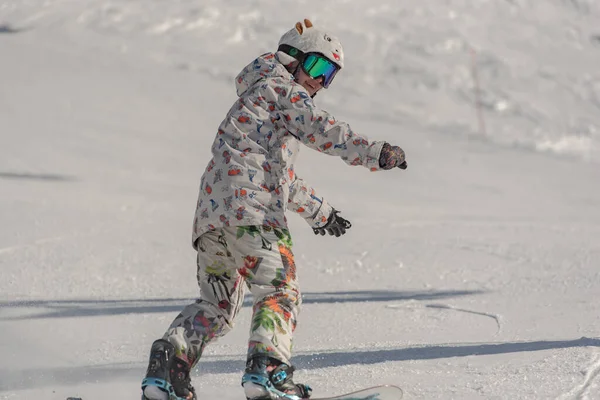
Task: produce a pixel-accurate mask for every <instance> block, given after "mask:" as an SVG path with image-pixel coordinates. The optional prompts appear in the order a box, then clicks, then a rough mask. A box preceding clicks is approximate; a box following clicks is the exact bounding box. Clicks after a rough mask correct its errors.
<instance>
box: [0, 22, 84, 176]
mask: <svg viewBox="0 0 600 400" xmlns="http://www.w3.org/2000/svg"><path fill="white" fill-rule="evenodd" d="M0 33H1V32H0ZM0 179H28V180H37V181H60V182H66V181H74V180H75V178H73V177H70V176H66V175H57V174H30V173H26V172H0Z"/></svg>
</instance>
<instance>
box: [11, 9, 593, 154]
mask: <svg viewBox="0 0 600 400" xmlns="http://www.w3.org/2000/svg"><path fill="white" fill-rule="evenodd" d="M311 4H312V3H311V2H301V1H293V2H292V1H290V2H284V3H282V2H281V1H277V0H253V1H245V2H237V1H234V2H223V1H220V0H206V1H202V2H199V1H192V0H182V1H175V2H173V1H169V2H145V1H140V0H128V1H106V0H90V1H85V2H80V1H68V0H62V1H60V0H54V1H51V0H47V1H43V2H42V1H31V0H30V1H9V2H4V3H3V5H2V6H1V8H0V10H2V11H3V16H2V17H0V18H2V19H0V23H3V24H4V26H5V30H19V29H44V30H46V29H54V27H55V26H57V25H59V26H63V27H64V29H65V30H67V31H76V30H79V29H83V30H85V31H90V32H93V33H96V34H101V35H109V36H112V37H113V39H114V43H115V47H117V48H119V49H120V51H134V50H136V49H137V50H139V47H140V46H145V47H146V50H147V51H148V52H150V53H153V54H154V56H155V57H156V58H157V59H159V60H162V61H164V62H166V63H171V64H173V65H174V66H176V67H177V68H182V69H189V70H192V71H195V72H198V73H203V74H208V75H210V76H211V77H213V78H215V79H226V80H231V78H232V77H234V76H235V75H236V74H237V73H238V72H239V70H240V68H241V67H242V66H243V65H245V63H247V61H249V60H250V59H252V58H253V57H254V56H256V55H257V53H261V52H266V51H272V50H274V49H275V47H276V45H277V41H278V39H279V37H280V36H281V35H282V34H283V33H284V32H285V31H286V30H288V29H289V28H290V27H291V26H292V25H293V24H294V23H295V22H296V21H297V20H300V19H301V18H304V17H307V18H310V19H312V20H313V22H314V23H315V25H317V26H319V27H324V28H325V29H328V30H330V31H332V32H334V33H335V35H337V36H339V37H340V38H341V39H342V43H343V44H344V47H345V51H346V58H347V60H348V62H347V67H346V68H345V70H344V71H343V73H342V74H340V75H339V77H338V79H337V81H336V83H335V85H334V86H333V87H332V90H330V91H329V93H328V95H327V96H326V97H327V99H326V100H324V104H326V105H327V104H332V105H336V106H338V105H339V106H340V107H345V109H348V110H350V111H351V112H352V113H353V114H358V115H362V116H364V117H366V118H372V119H375V120H382V121H388V122H389V121H391V122H397V123H398V124H399V125H402V123H403V122H409V121H410V122H417V123H418V124H422V125H423V126H425V127H428V128H431V127H434V128H436V129H439V130H440V131H447V132H449V133H452V134H460V135H469V136H475V137H479V138H480V139H482V140H485V141H488V142H491V143H496V144H499V145H502V146H511V147H512V146H518V147H523V148H526V149H532V150H537V151H542V152H552V153H557V154H564V155H568V156H575V157H576V158H579V159H582V160H586V161H592V162H597V161H598V160H599V153H600V70H599V69H598V68H597V66H598V65H600V25H598V20H599V18H600V3H599V2H597V1H594V0H568V1H567V0H543V1H533V0H511V1H481V0H473V1H462V0H447V1H444V2H440V1H436V0H427V1H421V2H417V3H415V2H413V1H409V0H400V1H399V0H387V1H378V2H375V3H373V2H372V1H369V0H353V1H347V0H331V1H327V2H326V3H320V2H317V3H314V5H315V7H312V6H311ZM283 9H285V12H284V13H283V12H282V10H283ZM308 10H311V11H308ZM0 15H1V14H0ZM230 54H236V57H235V59H236V60H239V63H231V62H229V60H230V57H231V56H230ZM477 81H478V83H476V82H477ZM324 97H325V96H324ZM478 108H480V109H481V112H482V115H483V121H480V119H479V117H478V111H477V109H478Z"/></svg>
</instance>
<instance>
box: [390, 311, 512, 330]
mask: <svg viewBox="0 0 600 400" xmlns="http://www.w3.org/2000/svg"><path fill="white" fill-rule="evenodd" d="M411 307H413V308H415V306H414V305H411ZM416 307H418V308H433V309H438V310H453V311H458V312H463V313H467V314H473V315H480V316H482V317H487V318H491V319H493V320H494V321H495V322H496V326H497V330H496V333H495V334H494V336H498V335H499V334H500V332H501V331H502V324H501V316H500V315H497V314H491V313H486V312H481V311H473V310H468V309H466V308H459V307H454V306H450V305H446V304H425V305H422V306H421V305H418V306H416ZM386 308H391V309H401V308H406V306H404V305H401V304H389V305H387V306H386Z"/></svg>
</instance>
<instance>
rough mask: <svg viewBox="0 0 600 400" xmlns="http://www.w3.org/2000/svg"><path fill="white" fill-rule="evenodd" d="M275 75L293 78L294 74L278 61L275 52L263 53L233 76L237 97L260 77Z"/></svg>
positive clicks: (287, 78)
mask: <svg viewBox="0 0 600 400" xmlns="http://www.w3.org/2000/svg"><path fill="white" fill-rule="evenodd" d="M277 77H278V78H282V79H285V80H294V76H293V75H292V74H291V73H289V71H288V70H287V69H286V68H285V66H284V65H283V64H282V63H281V62H279V60H278V59H277V57H276V56H275V54H273V53H267V54H263V55H262V56H260V57H258V58H257V59H256V60H254V61H252V62H251V63H250V64H248V65H247V66H246V67H245V68H244V69H243V70H242V72H240V73H239V74H238V76H237V77H236V78H235V88H236V91H237V95H238V97H239V96H243V95H244V93H246V92H247V91H248V89H250V88H251V87H252V86H254V84H255V83H256V82H258V81H260V80H262V79H266V78H277Z"/></svg>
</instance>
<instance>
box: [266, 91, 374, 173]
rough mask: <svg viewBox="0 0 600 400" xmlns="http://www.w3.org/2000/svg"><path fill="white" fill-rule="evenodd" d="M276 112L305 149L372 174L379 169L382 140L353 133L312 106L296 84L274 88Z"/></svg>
mask: <svg viewBox="0 0 600 400" xmlns="http://www.w3.org/2000/svg"><path fill="white" fill-rule="evenodd" d="M271 89H272V90H273V91H274V94H275V95H276V96H277V97H278V98H277V100H278V101H277V103H278V105H279V108H278V110H276V111H274V112H275V113H278V114H280V115H279V117H281V120H283V122H284V123H285V125H286V128H287V130H288V131H289V132H290V133H291V134H292V135H294V136H295V137H296V138H298V140H300V142H302V143H303V144H304V145H306V146H307V147H310V148H311V149H314V150H317V151H319V152H322V153H325V154H329V155H334V156H338V157H341V158H342V159H343V160H344V161H345V162H346V163H347V164H349V165H362V166H364V167H366V168H369V169H370V170H372V171H377V170H380V169H382V168H381V166H380V164H379V157H380V155H381V149H382V147H383V145H384V143H385V142H384V141H374V140H370V139H369V138H367V137H366V136H363V135H359V134H357V133H355V132H354V131H353V130H352V129H351V128H350V126H349V125H348V124H347V123H346V122H343V121H338V120H336V119H335V117H334V116H333V115H331V114H330V113H328V112H327V111H324V110H322V109H320V108H318V107H317V106H315V104H314V102H313V100H312V99H311V97H310V96H309V94H308V92H307V91H306V90H305V89H304V88H303V87H302V86H301V85H299V84H296V83H292V84H280V85H273V86H272V87H271Z"/></svg>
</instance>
